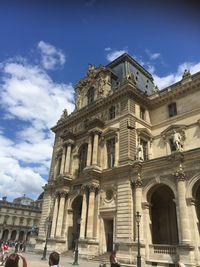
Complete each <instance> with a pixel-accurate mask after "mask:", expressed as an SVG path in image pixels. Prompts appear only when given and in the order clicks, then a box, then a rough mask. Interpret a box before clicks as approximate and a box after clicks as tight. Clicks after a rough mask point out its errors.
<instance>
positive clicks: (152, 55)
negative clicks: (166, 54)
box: [145, 49, 161, 60]
mask: <svg viewBox="0 0 200 267" xmlns="http://www.w3.org/2000/svg"><path fill="white" fill-rule="evenodd" d="M145 52H146V54H147V55H148V57H149V59H150V60H155V59H158V58H160V57H161V55H160V53H152V52H151V51H150V50H149V49H145Z"/></svg>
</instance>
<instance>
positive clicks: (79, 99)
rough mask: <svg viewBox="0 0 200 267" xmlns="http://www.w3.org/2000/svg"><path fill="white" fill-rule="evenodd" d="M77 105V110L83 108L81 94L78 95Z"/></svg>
mask: <svg viewBox="0 0 200 267" xmlns="http://www.w3.org/2000/svg"><path fill="white" fill-rule="evenodd" d="M75 106H76V110H79V109H80V108H81V96H80V95H77V96H76V103H75Z"/></svg>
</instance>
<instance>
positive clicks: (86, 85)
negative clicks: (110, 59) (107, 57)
mask: <svg viewBox="0 0 200 267" xmlns="http://www.w3.org/2000/svg"><path fill="white" fill-rule="evenodd" d="M92 87H93V88H94V90H95V91H96V96H97V98H100V97H105V96H107V95H108V93H109V91H110V90H111V89H110V72H109V70H108V69H106V68H105V67H104V66H100V67H95V66H94V65H91V64H89V65H88V71H87V75H86V77H84V78H83V79H81V80H79V82H78V83H77V84H76V88H75V90H76V99H75V107H76V110H79V109H81V108H82V107H83V106H84V103H86V101H85V100H84V98H86V97H87V92H88V90H89V89H90V88H92Z"/></svg>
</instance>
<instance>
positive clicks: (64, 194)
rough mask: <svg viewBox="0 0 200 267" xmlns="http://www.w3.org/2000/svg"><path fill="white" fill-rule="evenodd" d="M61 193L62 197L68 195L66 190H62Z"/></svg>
mask: <svg viewBox="0 0 200 267" xmlns="http://www.w3.org/2000/svg"><path fill="white" fill-rule="evenodd" d="M59 194H60V197H67V196H68V192H66V191H61V192H60V193H59Z"/></svg>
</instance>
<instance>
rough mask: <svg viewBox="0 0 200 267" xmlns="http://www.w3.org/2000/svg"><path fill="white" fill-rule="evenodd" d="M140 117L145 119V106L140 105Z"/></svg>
mask: <svg viewBox="0 0 200 267" xmlns="http://www.w3.org/2000/svg"><path fill="white" fill-rule="evenodd" d="M140 119H142V120H144V119H145V109H144V108H143V107H140Z"/></svg>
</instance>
